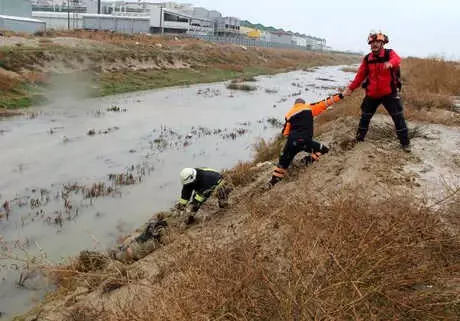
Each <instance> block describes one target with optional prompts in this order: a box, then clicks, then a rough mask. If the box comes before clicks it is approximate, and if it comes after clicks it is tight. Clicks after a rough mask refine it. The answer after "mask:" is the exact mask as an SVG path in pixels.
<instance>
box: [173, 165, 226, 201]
mask: <svg viewBox="0 0 460 321" xmlns="http://www.w3.org/2000/svg"><path fill="white" fill-rule="evenodd" d="M195 169H196V179H195V181H194V182H192V183H190V184H186V185H184V186H183V187H182V193H181V199H180V201H179V203H180V204H182V205H186V204H187V203H188V202H189V201H190V198H191V197H192V194H193V192H195V196H194V201H196V202H199V203H203V202H204V201H205V200H206V199H207V198H208V197H209V195H210V193H211V192H212V191H213V190H214V189H215V188H216V187H217V185H219V184H220V183H221V182H222V175H221V174H220V173H219V172H218V171H216V170H215V169H212V168H195Z"/></svg>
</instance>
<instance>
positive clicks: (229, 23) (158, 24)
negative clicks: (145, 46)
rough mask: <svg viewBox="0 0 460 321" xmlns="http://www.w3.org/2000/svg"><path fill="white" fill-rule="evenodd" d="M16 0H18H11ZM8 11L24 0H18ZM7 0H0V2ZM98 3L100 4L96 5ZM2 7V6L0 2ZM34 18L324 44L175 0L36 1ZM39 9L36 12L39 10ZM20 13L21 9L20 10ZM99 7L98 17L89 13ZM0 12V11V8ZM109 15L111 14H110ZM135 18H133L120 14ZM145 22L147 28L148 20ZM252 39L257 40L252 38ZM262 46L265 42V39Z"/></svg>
mask: <svg viewBox="0 0 460 321" xmlns="http://www.w3.org/2000/svg"><path fill="white" fill-rule="evenodd" d="M15 1H16V0H15ZM17 1H18V2H17V4H16V5H15V6H13V7H12V8H8V9H9V10H10V11H11V10H13V9H16V10H17V8H19V7H21V5H20V4H22V5H24V4H26V3H28V4H29V6H30V1H28V0H17ZM5 2H11V1H7V0H0V3H5ZM99 5H100V6H99ZM0 8H1V7H0ZM33 9H34V11H33V13H32V17H33V18H35V19H39V20H42V21H45V22H46V24H47V28H48V29H80V28H83V29H102V30H113V31H117V32H127V33H132V32H150V33H180V34H190V35H195V36H217V37H223V38H242V41H246V40H248V41H249V40H253V41H257V42H258V43H259V42H260V43H263V42H267V43H268V44H267V45H266V46H271V45H270V44H272V45H273V46H277V47H279V46H285V47H299V48H305V49H312V50H322V49H324V48H326V47H327V46H326V40H325V39H321V38H317V37H313V36H307V35H305V34H300V33H293V32H289V31H283V30H274V28H272V29H273V30H264V29H263V28H262V29H260V30H259V28H249V27H248V26H242V25H241V21H240V19H239V18H236V17H225V16H222V14H221V13H220V12H218V11H215V10H208V9H206V8H203V7H193V5H191V4H184V3H177V2H154V1H148V0H144V1H142V0H102V1H100V3H99V1H98V0H69V1H67V0H34V6H33ZM37 10H39V11H37ZM22 11H23V12H24V9H22ZM98 12H100V13H101V14H102V16H101V17H100V18H99V19H97V18H96V17H95V16H92V15H91V14H96V13H98ZM0 13H1V12H0ZM109 16H111V17H109ZM123 17H137V19H134V18H133V19H130V18H123ZM147 20H148V21H149V26H148V27H147V24H146V21H147ZM254 43H255V42H254ZM264 46H265V44H264Z"/></svg>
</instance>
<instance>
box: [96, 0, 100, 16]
mask: <svg viewBox="0 0 460 321" xmlns="http://www.w3.org/2000/svg"><path fill="white" fill-rule="evenodd" d="M97 14H101V0H97Z"/></svg>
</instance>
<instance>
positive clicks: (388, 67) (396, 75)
mask: <svg viewBox="0 0 460 321" xmlns="http://www.w3.org/2000/svg"><path fill="white" fill-rule="evenodd" d="M367 42H368V44H369V45H370V46H371V52H370V53H369V54H367V55H366V56H365V57H364V58H363V60H362V62H361V66H360V67H359V70H358V73H357V74H356V76H355V79H354V80H353V81H352V83H351V84H350V85H349V86H348V88H347V89H345V91H344V92H343V95H344V96H349V95H351V94H352V92H353V91H354V90H355V89H356V88H358V87H359V86H360V85H361V86H362V87H363V88H365V90H366V97H364V100H363V102H362V104H361V119H360V121H359V126H358V131H357V133H356V140H357V141H358V142H361V141H363V140H364V138H365V136H366V133H367V130H368V128H369V123H370V121H371V119H372V116H374V114H375V112H376V110H377V108H378V107H379V105H380V104H383V106H384V107H385V109H386V110H387V112H388V113H389V114H390V115H391V118H392V119H393V122H394V124H395V128H396V134H397V135H398V138H399V142H400V143H401V147H402V149H403V150H404V151H405V152H408V153H409V152H410V151H411V148H410V141H409V136H408V130H407V125H406V121H405V119H404V113H403V105H402V102H401V98H400V96H399V92H400V90H401V80H400V70H399V65H400V64H401V58H400V57H399V56H398V55H397V54H396V52H395V51H394V50H392V49H385V48H383V46H384V45H385V44H386V43H388V37H387V36H386V35H384V34H382V33H371V34H369V36H368V39H367Z"/></svg>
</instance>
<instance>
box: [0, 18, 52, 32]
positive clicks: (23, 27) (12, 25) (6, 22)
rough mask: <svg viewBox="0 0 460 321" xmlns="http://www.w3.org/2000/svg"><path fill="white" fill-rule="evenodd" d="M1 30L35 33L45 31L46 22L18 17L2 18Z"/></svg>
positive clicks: (0, 19) (0, 21)
mask: <svg viewBox="0 0 460 321" xmlns="http://www.w3.org/2000/svg"><path fill="white" fill-rule="evenodd" d="M0 29H2V30H10V31H15V32H25V33H35V32H37V31H45V30H46V24H45V22H42V21H38V20H33V19H29V18H24V19H20V18H18V17H9V16H0Z"/></svg>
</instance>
